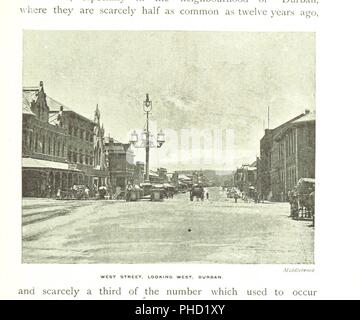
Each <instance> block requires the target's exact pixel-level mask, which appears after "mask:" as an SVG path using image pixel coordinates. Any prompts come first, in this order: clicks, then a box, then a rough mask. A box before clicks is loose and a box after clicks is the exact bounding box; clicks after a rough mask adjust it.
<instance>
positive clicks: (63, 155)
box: [61, 142, 65, 158]
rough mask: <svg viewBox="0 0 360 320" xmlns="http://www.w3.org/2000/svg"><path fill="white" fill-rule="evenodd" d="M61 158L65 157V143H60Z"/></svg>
mask: <svg viewBox="0 0 360 320" xmlns="http://www.w3.org/2000/svg"><path fill="white" fill-rule="evenodd" d="M61 156H62V157H63V158H64V157H65V142H63V143H62V148H61Z"/></svg>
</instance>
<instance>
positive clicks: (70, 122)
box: [22, 82, 108, 197]
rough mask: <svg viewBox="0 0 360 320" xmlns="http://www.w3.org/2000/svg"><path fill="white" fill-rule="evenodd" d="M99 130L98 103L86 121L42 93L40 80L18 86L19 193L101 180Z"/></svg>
mask: <svg viewBox="0 0 360 320" xmlns="http://www.w3.org/2000/svg"><path fill="white" fill-rule="evenodd" d="M103 135H104V129H103V128H102V127H100V112H99V110H98V108H97V109H96V111H95V119H94V121H92V120H90V119H87V118H85V117H83V116H81V115H80V114H78V113H76V112H74V111H72V110H71V109H69V108H67V107H66V106H64V105H63V104H61V103H59V102H57V101H56V100H54V99H52V98H50V97H49V96H47V95H46V93H45V91H44V86H43V83H42V82H40V86H39V87H25V88H23V148H22V157H23V159H22V172H23V196H37V197H39V196H53V195H54V194H55V192H56V191H57V190H58V189H61V190H67V189H69V188H71V187H72V186H73V185H74V184H86V185H88V186H89V188H90V189H97V188H98V187H99V186H101V185H106V183H107V176H108V171H107V169H106V164H105V156H104V148H103V144H102V141H103Z"/></svg>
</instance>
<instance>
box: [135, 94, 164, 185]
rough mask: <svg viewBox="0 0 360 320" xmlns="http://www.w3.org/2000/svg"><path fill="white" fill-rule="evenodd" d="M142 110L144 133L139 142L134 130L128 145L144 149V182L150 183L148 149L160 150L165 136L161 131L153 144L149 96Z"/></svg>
mask: <svg viewBox="0 0 360 320" xmlns="http://www.w3.org/2000/svg"><path fill="white" fill-rule="evenodd" d="M143 110H144V112H145V114H146V125H145V129H144V131H143V132H142V133H141V137H140V141H139V136H138V134H137V132H136V131H135V130H134V131H133V133H132V134H131V136H130V143H131V144H132V145H133V146H135V147H136V148H145V153H146V156H145V182H150V166H149V158H150V148H160V147H161V146H162V145H163V144H164V142H165V134H164V133H163V131H162V130H160V132H159V133H158V134H157V139H156V144H155V143H154V142H153V139H151V138H152V137H153V134H152V133H151V132H150V130H149V114H150V112H151V110H152V101H151V100H150V99H149V94H148V93H147V94H146V100H145V101H144V102H143Z"/></svg>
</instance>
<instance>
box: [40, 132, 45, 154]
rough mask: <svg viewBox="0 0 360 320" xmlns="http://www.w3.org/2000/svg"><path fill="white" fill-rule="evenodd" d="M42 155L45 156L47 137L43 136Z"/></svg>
mask: <svg viewBox="0 0 360 320" xmlns="http://www.w3.org/2000/svg"><path fill="white" fill-rule="evenodd" d="M41 153H42V154H45V135H43V136H42V146H41Z"/></svg>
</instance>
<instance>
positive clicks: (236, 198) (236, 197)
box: [234, 191, 239, 203]
mask: <svg viewBox="0 0 360 320" xmlns="http://www.w3.org/2000/svg"><path fill="white" fill-rule="evenodd" d="M238 198H239V193H238V192H237V191H235V193H234V199H235V203H237V201H238Z"/></svg>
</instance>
